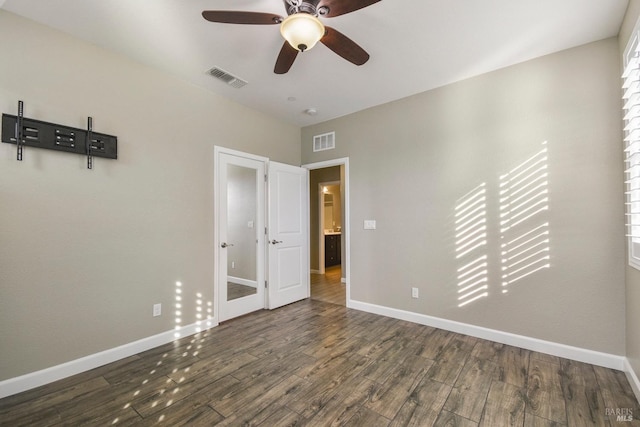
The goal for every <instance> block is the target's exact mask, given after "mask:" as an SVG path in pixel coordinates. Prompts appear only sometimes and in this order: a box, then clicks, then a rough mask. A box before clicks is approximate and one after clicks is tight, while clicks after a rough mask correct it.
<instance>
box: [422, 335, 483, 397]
mask: <svg viewBox="0 0 640 427" xmlns="http://www.w3.org/2000/svg"><path fill="white" fill-rule="evenodd" d="M472 350H473V345H471V343H470V342H467V341H466V340H463V339H460V338H459V337H457V336H454V337H452V338H451V339H450V340H448V343H447V344H446V345H445V346H444V347H443V348H442V350H441V351H440V352H439V353H438V355H437V356H436V357H435V359H434V362H435V363H434V364H433V366H431V368H430V369H429V371H428V372H427V376H428V377H429V378H431V379H432V380H434V381H439V382H442V383H445V384H449V385H454V384H455V383H456V380H457V379H458V376H459V375H460V372H462V369H463V368H464V366H465V362H466V360H467V358H469V357H471V351H472Z"/></svg>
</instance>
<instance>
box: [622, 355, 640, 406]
mask: <svg viewBox="0 0 640 427" xmlns="http://www.w3.org/2000/svg"><path fill="white" fill-rule="evenodd" d="M624 365H625V366H624V372H625V374H627V379H628V380H629V384H631V388H632V389H633V393H634V394H635V395H636V399H638V402H640V379H638V376H637V375H636V373H635V371H634V370H633V368H632V367H631V364H630V363H629V360H628V359H626V358H625V359H624Z"/></svg>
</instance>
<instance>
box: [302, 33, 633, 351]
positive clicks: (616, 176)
mask: <svg viewBox="0 0 640 427" xmlns="http://www.w3.org/2000/svg"><path fill="white" fill-rule="evenodd" d="M619 86H620V70H619V66H618V45H617V39H615V38H612V39H608V40H604V41H600V42H596V43H592V44H588V45H585V46H581V47H577V48H574V49H570V50H567V51H563V52H560V53H557V54H554V55H549V56H546V57H542V58H538V59H535V60H532V61H529V62H525V63H522V64H519V65H516V66H512V67H509V68H506V69H502V70H498V71H495V72H492V73H488V74H485V75H482V76H479V77H476V78H472V79H469V80H466V81H462V82H459V83H455V84H452V85H448V86H445V87H442V88H439V89H436V90H432V91H429V92H426V93H423V94H419V95H415V96H413V97H409V98H406V99H402V100H399V101H397V102H392V103H389V104H385V105H381V106H379V107H375V108H371V109H368V110H365V111H361V112H358V113H355V114H352V115H349V116H346V117H342V118H339V119H335V120H331V121H328V122H325V123H322V124H318V125H315V126H310V127H306V128H304V129H303V130H302V162H303V164H305V163H313V162H319V161H324V160H328V159H332V158H341V157H349V158H350V189H351V193H350V209H351V218H350V226H351V227H352V228H351V282H350V286H351V298H352V299H354V300H358V301H363V302H367V303H372V304H379V305H382V306H387V307H392V308H396V309H402V310H408V311H411V312H416V313H422V314H426V315H431V316H437V317H440V318H445V319H451V320H455V321H460V322H464V323H469V324H473V325H477V326H483V327H487V328H492V329H496V330H501V331H505V332H510V333H515V334H520V335H524V336H529V337H534V338H539V339H543V340H549V341H552V342H557V343H563V344H567V345H572V346H577V347H582V348H586V349H592V350H596V351H603V352H606V353H612V354H617V355H622V354H624V352H625V336H624V329H625V312H624V304H625V302H624V301H625V289H624V287H625V285H624V227H623V191H622V185H621V179H622V178H621V177H622V166H623V164H622V155H621V151H620V135H621V128H622V126H621V112H620V89H619ZM331 131H335V132H336V149H335V150H333V151H329V152H319V153H313V152H312V149H311V144H312V137H313V135H317V134H321V133H325V132H331ZM543 142H546V147H547V150H548V152H547V156H546V157H547V159H546V160H545V161H544V162H545V163H546V165H547V169H546V170H547V172H548V184H547V190H548V194H547V197H548V199H549V201H548V203H546V205H547V207H548V209H547V210H546V211H543V212H541V213H540V214H539V215H537V216H536V218H535V219H536V220H542V221H546V222H548V226H547V229H548V232H549V240H550V243H549V249H550V251H549V255H550V261H549V263H550V266H549V268H544V269H542V270H539V271H536V272H535V273H533V274H530V275H529V276H527V277H525V278H523V279H521V280H519V281H518V282H516V283H513V284H511V285H509V286H508V287H506V288H505V287H503V286H502V281H503V280H502V277H501V276H502V271H501V267H502V263H503V261H502V257H501V250H502V248H501V244H502V243H503V242H504V241H505V239H508V238H510V237H509V236H507V235H505V233H502V232H501V230H500V220H501V218H500V214H501V211H500V204H501V201H500V197H501V196H500V189H501V187H500V183H501V179H503V178H504V177H503V175H504V174H506V173H508V172H510V171H512V170H513V169H514V168H516V167H517V166H518V165H521V164H522V163H523V162H525V161H526V160H527V159H529V158H531V157H532V156H534V155H535V154H536V153H539V152H540V151H541V150H542V149H543V147H544V146H545V145H543ZM501 177H502V178H501ZM483 184H484V187H483V188H485V203H484V205H485V209H484V216H485V219H486V221H487V222H486V227H487V230H486V233H487V236H486V239H485V240H486V243H485V244H484V245H483V247H482V248H480V249H479V250H480V251H481V252H479V253H483V254H484V255H485V256H487V264H488V267H487V272H486V273H485V277H486V279H487V282H486V283H487V285H488V291H487V292H488V296H487V297H485V298H481V299H479V300H476V301H474V302H472V303H469V304H467V305H465V306H463V307H459V304H460V300H459V299H458V298H459V297H460V293H459V290H460V287H459V286H458V281H459V279H458V276H459V274H460V273H459V269H461V268H462V265H461V262H460V261H461V259H457V258H456V254H457V252H456V218H457V217H456V216H455V213H456V210H455V208H456V206H460V205H461V203H462V201H464V196H465V195H467V194H468V193H469V192H470V191H472V190H473V189H474V188H476V187H478V186H479V185H483ZM365 219H374V220H376V221H377V230H363V220H365ZM411 287H418V288H419V289H420V298H419V299H412V298H411ZM503 290H508V292H507V293H503Z"/></svg>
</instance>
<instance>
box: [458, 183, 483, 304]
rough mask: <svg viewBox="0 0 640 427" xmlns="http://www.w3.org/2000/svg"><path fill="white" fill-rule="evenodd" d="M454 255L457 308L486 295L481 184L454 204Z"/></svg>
mask: <svg viewBox="0 0 640 427" xmlns="http://www.w3.org/2000/svg"><path fill="white" fill-rule="evenodd" d="M455 236H456V239H455V240H456V242H455V251H456V259H457V260H458V265H461V267H459V268H458V270H457V282H458V283H457V294H458V307H463V306H465V305H467V304H469V303H471V302H473V301H476V300H478V299H480V298H484V297H487V296H488V295H489V293H488V289H489V283H488V280H489V279H488V260H487V254H486V251H487V189H486V184H485V183H484V182H483V183H482V184H480V185H479V186H477V187H476V188H474V189H473V190H471V191H470V192H469V193H467V194H466V195H464V196H463V197H461V198H460V199H458V200H457V201H456V206H455Z"/></svg>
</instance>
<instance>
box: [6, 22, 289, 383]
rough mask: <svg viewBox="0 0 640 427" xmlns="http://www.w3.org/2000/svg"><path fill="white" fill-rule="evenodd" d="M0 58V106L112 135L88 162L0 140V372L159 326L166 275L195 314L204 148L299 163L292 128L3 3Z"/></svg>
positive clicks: (204, 287) (202, 280)
mask: <svg viewBox="0 0 640 427" xmlns="http://www.w3.org/2000/svg"><path fill="white" fill-rule="evenodd" d="M0 55H2V58H5V59H3V60H2V61H0V109H1V110H2V112H5V113H10V114H16V112H17V101H18V100H24V101H25V115H26V116H27V117H30V118H35V119H40V120H44V121H50V122H54V123H60V124H65V125H69V126H75V127H79V128H84V127H85V126H86V120H87V119H86V117H87V116H89V115H91V116H93V118H94V129H95V130H96V131H98V132H104V133H108V134H113V135H116V136H118V144H119V146H118V148H119V153H118V155H119V158H118V160H115V161H113V160H105V159H96V160H95V165H94V169H93V170H92V171H88V170H87V169H86V159H85V158H83V157H82V156H78V155H72V154H65V153H58V152H52V151H49V150H37V149H29V148H27V149H26V151H25V154H24V161H23V162H17V161H16V160H15V146H13V145H10V144H0V349H1V350H0V352H1V357H0V380H3V379H7V378H12V377H15V376H18V375H21V374H25V373H28V372H32V371H36V370H39V369H43V368H47V367H50V366H54V365H58V364H60V363H63V362H67V361H69V360H73V359H76V358H79V357H82V356H86V355H89V354H93V353H96V352H99V351H102V350H106V349H110V348H113V347H116V346H119V345H122V344H126V343H129V342H132V341H135V340H138V339H141V338H145V337H148V336H151V335H154V334H157V333H161V332H165V331H169V330H171V329H172V328H173V326H174V319H173V317H174V316H173V311H174V310H173V307H172V304H173V302H174V293H175V287H176V281H181V282H182V284H183V295H184V304H183V310H182V311H183V319H182V324H184V325H188V324H191V323H194V322H195V321H196V318H195V308H196V302H195V300H196V293H202V299H203V300H204V301H213V278H214V271H213V230H214V227H213V176H214V171H213V146H214V144H217V145H222V146H226V147H229V148H234V149H237V150H242V151H247V152H252V153H255V154H258V155H263V156H267V157H270V158H272V159H274V160H277V161H280V162H284V163H290V164H300V144H299V142H300V130H299V129H298V128H296V127H293V126H289V125H285V124H283V123H281V122H279V121H276V120H274V119H272V118H270V117H268V116H265V115H262V114H260V113H257V112H255V111H253V110H250V109H248V108H245V107H243V106H241V105H239V104H236V103H232V102H230V101H228V100H226V99H224V98H222V97H219V96H217V95H215V94H213V93H210V92H208V91H204V90H201V89H198V88H196V87H194V86H192V85H190V84H186V83H184V82H182V81H181V80H178V79H176V78H174V77H172V76H170V75H167V74H163V73H160V72H157V71H154V70H152V69H150V68H147V67H145V66H142V65H140V64H138V63H135V62H132V61H129V60H127V59H125V58H123V57H122V56H119V55H117V54H114V53H111V52H108V51H105V50H102V49H99V48H97V47H95V46H93V45H90V44H87V43H83V42H81V41H79V40H77V39H75V38H72V37H70V36H67V35H65V34H63V33H59V32H56V31H53V30H50V29H47V28H45V27H43V26H40V25H38V24H35V23H32V22H29V21H26V20H24V19H22V18H19V17H17V16H15V15H12V14H9V13H7V12H5V11H2V10H0ZM7 58H11V60H8V59H7ZM243 90H250V88H249V87H247V88H244V89H243ZM247 123H251V126H247ZM154 303H162V307H163V315H162V316H161V317H156V318H154V317H152V315H151V314H152V305H153V304H154Z"/></svg>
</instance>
